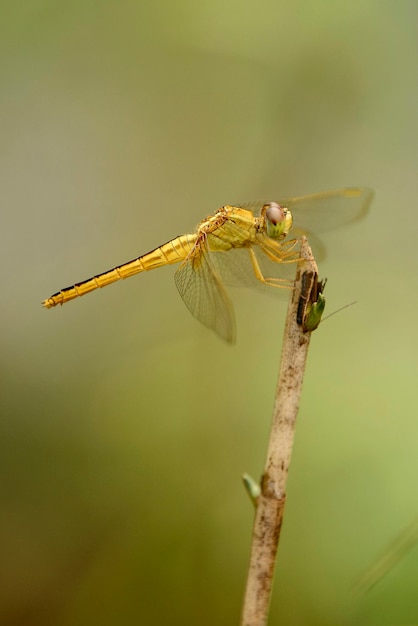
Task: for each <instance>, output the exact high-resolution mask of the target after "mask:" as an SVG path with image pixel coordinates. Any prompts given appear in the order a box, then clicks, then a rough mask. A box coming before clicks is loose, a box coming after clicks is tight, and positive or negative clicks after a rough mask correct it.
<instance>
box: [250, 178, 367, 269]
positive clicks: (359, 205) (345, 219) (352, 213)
mask: <svg viewBox="0 0 418 626" xmlns="http://www.w3.org/2000/svg"><path fill="white" fill-rule="evenodd" d="M372 199H373V192H372V190H371V189H367V188H366V187H363V188H361V187H347V188H345V189H336V190H334V191H325V192H323V193H314V194H311V195H308V196H299V197H295V198H285V199H282V200H278V202H279V204H281V205H282V206H285V207H287V208H288V209H290V211H291V212H292V216H293V226H292V230H291V231H290V233H289V235H288V236H289V238H293V237H301V236H302V235H306V236H307V237H308V240H309V243H310V245H311V247H312V249H313V251H314V254H315V258H316V260H321V259H322V258H324V257H325V255H326V253H325V247H324V245H323V243H322V241H321V240H320V239H319V238H318V237H316V233H324V232H327V231H329V230H333V229H335V228H341V227H342V226H345V225H347V224H350V223H351V222H356V221H357V220H360V219H362V218H363V217H364V216H365V215H366V214H367V212H368V210H369V207H370V204H371V201H372ZM263 204H265V202H250V203H247V204H244V205H240V206H243V207H244V208H246V209H250V210H251V211H253V212H254V213H255V214H257V215H258V214H259V212H260V210H261V207H262V206H263Z"/></svg>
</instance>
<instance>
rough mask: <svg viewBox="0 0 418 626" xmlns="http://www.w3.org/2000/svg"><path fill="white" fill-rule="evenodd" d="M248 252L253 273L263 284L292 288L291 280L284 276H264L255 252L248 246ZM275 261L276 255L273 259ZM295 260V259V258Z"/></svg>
mask: <svg viewBox="0 0 418 626" xmlns="http://www.w3.org/2000/svg"><path fill="white" fill-rule="evenodd" d="M248 251H249V253H250V259H251V265H252V266H253V271H254V274H255V276H256V278H257V280H259V281H260V282H261V283H263V285H267V286H269V287H279V288H280V289H292V288H293V283H292V281H289V280H287V279H286V278H266V277H265V276H264V275H263V272H262V271H261V268H260V265H259V263H258V260H257V257H256V254H255V252H254V250H253V249H252V248H248ZM273 260H275V261H277V257H276V258H275V259H273ZM296 260H297V259H296Z"/></svg>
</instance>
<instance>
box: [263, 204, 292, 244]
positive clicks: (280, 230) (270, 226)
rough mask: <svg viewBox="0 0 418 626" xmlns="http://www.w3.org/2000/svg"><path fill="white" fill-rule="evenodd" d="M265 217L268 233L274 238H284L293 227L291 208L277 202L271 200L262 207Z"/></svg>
mask: <svg viewBox="0 0 418 626" xmlns="http://www.w3.org/2000/svg"><path fill="white" fill-rule="evenodd" d="M261 215H262V217H264V219H265V224H266V230H267V235H268V236H269V237H271V238H272V239H284V238H285V237H286V236H287V234H288V233H289V230H290V229H291V227H292V222H293V218H292V214H291V212H290V211H289V209H286V208H285V207H282V206H280V204H278V203H277V202H269V203H268V204H265V205H264V206H263V208H262V209H261Z"/></svg>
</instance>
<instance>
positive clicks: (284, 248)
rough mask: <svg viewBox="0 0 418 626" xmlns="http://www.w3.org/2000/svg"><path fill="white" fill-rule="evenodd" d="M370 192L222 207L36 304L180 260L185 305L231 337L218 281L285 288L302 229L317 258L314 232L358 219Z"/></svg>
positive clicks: (229, 314)
mask: <svg viewBox="0 0 418 626" xmlns="http://www.w3.org/2000/svg"><path fill="white" fill-rule="evenodd" d="M372 196H373V193H372V191H371V190H370V189H367V188H359V187H348V188H344V189H338V190H334V191H327V192H323V193H315V194H311V195H307V196H299V197H295V198H288V199H284V200H279V201H278V202H251V203H247V204H239V205H237V206H233V205H226V206H223V207H222V208H220V209H218V210H217V211H216V212H215V213H214V214H213V215H211V216H208V217H206V218H205V219H203V220H202V221H201V222H200V224H199V225H198V226H197V228H196V229H195V231H194V232H193V233H191V234H186V235H180V236H177V237H175V238H174V239H171V240H170V241H168V242H167V243H165V244H163V245H161V246H158V247H157V248H155V249H154V250H152V251H151V252H148V253H146V254H143V255H142V256H139V257H137V258H136V259H133V260H132V261H128V262H127V263H123V264H121V265H117V266H116V267H113V268H112V269H110V270H108V271H106V272H103V273H101V274H97V275H96V276H92V277H91V278H88V279H87V280H83V281H81V282H79V283H75V284H74V285H72V286H71V287H65V288H64V289H61V290H60V291H58V292H57V293H55V294H53V295H52V296H50V297H49V298H47V299H46V300H44V301H43V303H42V304H43V306H44V307H46V308H48V309H49V308H52V307H55V306H57V305H58V304H60V305H62V304H65V303H66V302H69V301H70V300H73V299H74V298H78V297H80V296H84V295H85V294H87V293H90V292H91V291H94V290H96V289H98V288H101V287H106V286H107V285H110V284H111V283H114V282H116V281H118V280H120V279H124V278H128V277H129V276H134V275H135V274H139V273H141V272H145V271H148V270H152V269H155V268H157V267H162V266H165V265H172V264H176V263H180V266H179V268H178V269H177V271H176V273H175V275H174V279H175V283H176V286H177V289H178V291H179V293H180V296H181V297H182V299H183V301H184V303H185V304H186V306H187V308H188V309H189V311H190V312H191V313H192V315H194V317H195V318H197V319H198V320H199V321H200V322H201V323H202V324H204V325H205V326H207V327H208V328H210V329H212V330H214V331H215V333H217V334H218V335H219V336H220V337H221V338H222V339H224V340H225V341H227V342H229V343H233V342H234V341H235V316H234V310H233V306H232V303H231V300H230V298H229V296H228V293H227V289H226V287H227V286H261V287H269V288H270V287H273V288H276V291H278V292H281V293H289V291H291V290H292V289H293V287H294V278H293V274H294V271H292V269H291V268H292V267H293V268H294V267H295V263H297V262H298V260H299V252H298V248H299V243H300V238H301V237H302V235H305V236H307V237H308V241H309V244H310V246H311V247H312V249H313V251H314V254H315V258H316V260H320V259H321V258H324V256H325V248H324V246H323V244H322V242H321V240H320V239H318V238H317V236H316V233H317V232H319V233H320V232H325V231H328V230H331V229H334V228H337V227H340V226H344V225H346V224H348V223H350V222H354V221H357V220H359V219H361V218H363V217H364V216H365V215H366V213H367V211H368V209H369V206H370V203H371V200H372Z"/></svg>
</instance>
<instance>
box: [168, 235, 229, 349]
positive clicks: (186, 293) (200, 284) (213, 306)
mask: <svg viewBox="0 0 418 626" xmlns="http://www.w3.org/2000/svg"><path fill="white" fill-rule="evenodd" d="M174 281H175V283H176V287H177V289H178V291H179V293H180V295H181V297H182V298H183V301H184V303H185V305H186V306H187V308H188V309H189V311H190V313H191V314H192V315H193V316H194V317H195V318H196V319H198V320H199V322H202V324H204V325H205V326H207V327H208V328H211V329H212V330H214V331H215V332H216V333H217V334H218V335H219V336H220V337H222V339H225V341H228V342H229V343H234V342H235V317H234V311H233V307H232V304H231V301H230V299H229V298H228V295H227V293H226V291H225V289H224V287H223V285H222V283H221V280H220V276H219V273H218V271H217V268H216V267H215V266H214V265H213V263H212V262H211V255H210V254H209V251H208V249H207V247H206V245H204V244H202V245H200V246H198V247H197V248H196V249H195V250H193V252H192V253H191V254H190V255H189V256H188V258H187V259H186V260H185V261H184V262H183V263H182V264H181V266H180V267H179V269H178V270H177V271H176V273H175V274H174Z"/></svg>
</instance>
